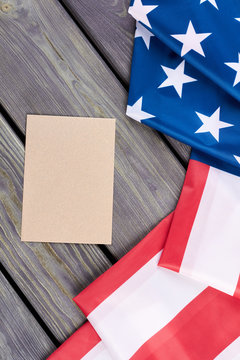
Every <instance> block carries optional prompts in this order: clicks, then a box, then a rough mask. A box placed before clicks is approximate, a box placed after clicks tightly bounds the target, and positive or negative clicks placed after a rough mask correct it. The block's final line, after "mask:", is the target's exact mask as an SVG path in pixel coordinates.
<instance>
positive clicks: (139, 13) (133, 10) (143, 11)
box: [128, 0, 158, 28]
mask: <svg viewBox="0 0 240 360" xmlns="http://www.w3.org/2000/svg"><path fill="white" fill-rule="evenodd" d="M157 7H158V5H152V6H151V5H143V4H142V1H141V0H135V1H134V3H133V5H132V6H130V7H129V9H128V12H129V14H131V15H132V16H133V17H135V19H136V20H137V21H141V22H142V23H143V24H145V25H147V26H148V27H150V28H151V24H150V22H149V20H148V17H147V14H148V13H150V12H151V11H153V10H154V9H156V8H157Z"/></svg>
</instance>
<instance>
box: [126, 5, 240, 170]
mask: <svg viewBox="0 0 240 360" xmlns="http://www.w3.org/2000/svg"><path fill="white" fill-rule="evenodd" d="M218 3H219V4H218V5H219V6H218V9H217V8H216V7H215V6H212V4H211V3H210V2H209V1H201V2H200V0H194V1H189V0H174V1H169V0H161V1H160V2H159V1H154V0H144V1H141V0H134V1H132V5H131V6H130V8H129V12H130V14H131V15H133V16H134V17H135V18H136V19H137V20H139V21H140V22H138V23H137V29H136V34H135V45H134V54H133V59H132V72H131V84H130V91H129V100H128V107H127V115H128V116H130V117H132V118H133V119H135V120H138V121H141V122H143V123H144V124H147V125H149V126H151V127H154V128H155V129H157V130H159V131H161V132H163V133H165V134H167V135H170V136H172V137H174V138H176V139H178V140H180V141H181V142H184V143H186V144H188V145H190V146H192V147H193V148H194V149H195V150H198V151H199V152H200V153H199V154H197V155H196V156H199V158H198V160H200V161H203V162H205V163H207V164H208V165H212V166H215V167H218V168H220V169H222V170H225V171H229V172H232V173H234V174H237V175H240V148H239V143H240V120H239V118H240V106H239V99H240V85H239V83H240V63H239V59H240V58H238V51H239V49H240V39H239V37H238V36H235V34H236V33H237V32H238V31H239V30H240V23H239V21H237V20H236V19H235V18H234V17H237V16H238V15H239V16H240V2H236V1H235V0H229V1H227V2H226V1H223V0H219V1H218ZM236 72H237V74H236ZM235 75H236V78H235V81H234V77H235ZM233 83H234V84H233ZM233 85H234V86H233Z"/></svg>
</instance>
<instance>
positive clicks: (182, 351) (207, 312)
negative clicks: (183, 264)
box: [131, 287, 240, 360]
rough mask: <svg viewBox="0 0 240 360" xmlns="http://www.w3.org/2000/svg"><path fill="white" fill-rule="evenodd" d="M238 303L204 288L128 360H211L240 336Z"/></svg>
mask: <svg viewBox="0 0 240 360" xmlns="http://www.w3.org/2000/svg"><path fill="white" fill-rule="evenodd" d="M239 324H240V301H239V300H238V299H236V298H233V297H232V296H230V295H227V294H224V293H222V292H220V291H217V290H214V289H212V288H210V287H209V288H207V289H206V290H204V291H203V292H202V293H201V294H200V295H198V296H197V297H196V298H195V299H194V300H193V301H192V302H191V303H190V304H188V305H187V306H186V307H185V308H184V309H183V310H182V311H181V312H180V313H179V314H178V315H177V316H176V317H175V318H174V319H173V320H172V321H171V322H170V323H169V324H167V325H166V326H165V327H164V328H163V329H162V330H160V331H159V332H158V333H156V334H155V335H154V336H153V337H152V338H151V339H149V340H148V341H147V342H146V343H145V344H143V345H142V346H141V347H140V348H139V350H138V351H137V352H136V353H135V354H134V355H133V356H132V357H131V360H157V359H168V360H176V359H181V360H189V359H191V360H203V359H204V360H212V359H214V358H215V357H216V356H217V355H218V354H220V353H221V352H222V351H223V350H224V349H225V348H226V347H227V346H229V345H230V344H231V343H232V342H233V341H234V340H235V339H236V338H237V337H238V336H239V334H240V326H239Z"/></svg>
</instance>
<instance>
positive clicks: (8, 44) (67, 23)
mask: <svg viewBox="0 0 240 360" xmlns="http://www.w3.org/2000/svg"><path fill="white" fill-rule="evenodd" d="M11 3H12V7H11V8H10V10H9V11H8V12H5V13H3V12H2V13H0V43H1V48H2V51H1V54H2V55H1V57H2V61H1V68H0V76H1V84H2V86H1V89H0V98H1V100H2V103H3V105H4V107H5V108H6V109H7V111H8V112H9V114H10V115H11V116H12V118H13V119H14V121H15V122H16V123H17V124H18V125H19V127H20V128H21V129H22V131H24V129H25V118H26V113H40V114H55V115H57V114H60V115H79V116H87V115H89V116H96V117H101V116H105V117H115V118H116V119H117V130H116V155H115V187H114V190H115V196H114V216H113V245H112V246H111V247H109V249H110V251H112V253H113V254H114V255H115V256H117V257H120V256H122V255H123V254H124V253H125V252H126V251H127V250H129V249H130V248H131V247H132V246H133V245H134V244H135V243H136V242H137V241H138V240H139V238H140V237H142V235H144V234H145V233H146V231H148V230H149V229H151V228H152V227H153V226H154V225H155V224H156V223H157V222H158V221H159V220H160V219H161V218H163V217H164V216H166V215H167V214H168V213H169V212H170V211H171V210H172V209H173V208H174V207H175V205H176V202H177V199H178V196H179V193H180V189H181V186H182V183H183V179H184V174H185V169H184V168H183V167H182V166H181V164H180V163H179V162H178V160H177V159H176V158H175V156H174V155H173V154H172V152H171V151H170V150H169V148H168V147H167V146H166V145H165V143H164V142H163V141H162V138H161V137H160V136H159V133H157V132H155V131H153V130H151V129H149V128H147V127H145V126H143V125H141V124H138V123H137V122H135V121H132V120H130V119H128V118H127V117H126V116H125V108H126V102H127V92H126V91H125V89H124V88H123V86H122V85H121V83H120V82H119V81H118V80H117V79H116V77H115V76H114V75H113V74H112V72H111V71H110V70H109V68H108V67H107V66H106V64H105V63H104V61H103V60H102V59H101V57H99V55H98V53H97V52H96V51H95V50H94V48H93V47H92V46H91V45H90V44H89V43H88V42H87V41H86V38H85V37H84V35H83V34H82V33H81V31H80V30H79V28H78V27H77V26H76V25H75V23H74V22H73V21H72V19H71V18H70V17H69V16H68V15H67V13H66V12H65V11H64V9H63V8H62V6H61V5H60V4H59V3H58V2H57V1H56V0H53V1H51V2H49V1H47V0H39V1H36V0H31V1H27V2H25V1H21V0H12V1H11Z"/></svg>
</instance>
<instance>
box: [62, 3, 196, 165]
mask: <svg viewBox="0 0 240 360" xmlns="http://www.w3.org/2000/svg"><path fill="white" fill-rule="evenodd" d="M62 2H63V3H64V5H65V6H66V8H67V9H68V10H69V12H70V13H71V14H72V16H73V17H74V18H75V19H76V20H77V22H78V23H79V24H80V26H81V27H82V28H83V29H84V31H85V32H86V33H87V34H88V36H89V37H90V38H91V41H92V42H93V43H94V44H95V46H96V48H98V49H99V50H100V51H101V53H102V54H103V56H104V57H105V58H106V59H107V60H108V62H109V63H110V64H111V65H112V67H113V68H114V70H115V72H116V73H117V74H118V76H119V77H120V78H121V79H122V81H123V82H124V83H125V84H127V85H128V84H129V80H130V70H131V58H132V49H133V40H134V31H135V20H134V19H133V17H132V16H130V15H129V14H128V8H129V4H130V0H114V1H109V0H100V1H96V0H87V1H86V0H62ZM166 138H167V140H168V142H169V143H170V144H171V146H172V147H173V148H174V149H175V150H176V151H177V153H178V154H179V156H180V157H181V159H182V160H183V162H184V163H185V164H186V163H187V162H188V159H189V155H190V148H189V146H187V145H185V144H183V143H180V142H179V141H177V140H175V139H173V138H171V137H169V136H166Z"/></svg>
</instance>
